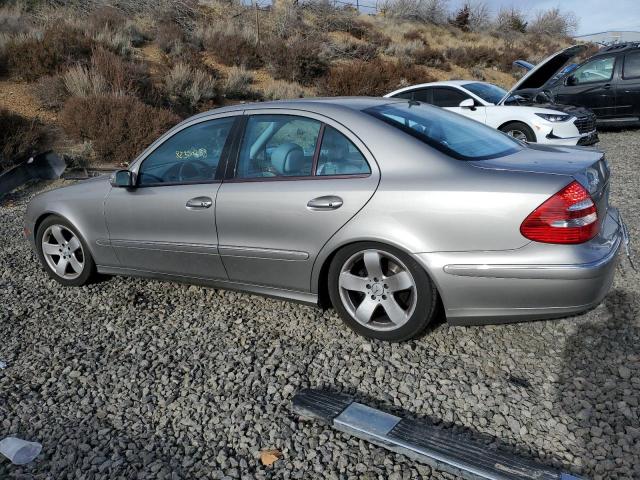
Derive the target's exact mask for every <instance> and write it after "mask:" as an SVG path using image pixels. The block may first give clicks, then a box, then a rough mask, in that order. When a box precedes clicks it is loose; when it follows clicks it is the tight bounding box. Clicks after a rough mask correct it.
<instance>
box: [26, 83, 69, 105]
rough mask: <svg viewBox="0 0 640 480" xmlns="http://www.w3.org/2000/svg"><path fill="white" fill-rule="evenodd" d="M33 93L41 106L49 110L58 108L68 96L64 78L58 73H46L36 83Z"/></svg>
mask: <svg viewBox="0 0 640 480" xmlns="http://www.w3.org/2000/svg"><path fill="white" fill-rule="evenodd" d="M34 94H35V95H36V97H37V98H38V100H40V103H42V106H43V107H45V108H48V109H51V110H59V109H60V108H62V106H63V105H64V102H65V100H66V99H67V98H68V97H69V93H68V92H67V88H66V86H65V84H64V79H63V78H62V76H60V75H46V76H44V77H41V78H40V80H38V83H37V84H36V87H35V89H34Z"/></svg>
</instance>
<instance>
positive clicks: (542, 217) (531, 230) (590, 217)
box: [520, 181, 599, 243]
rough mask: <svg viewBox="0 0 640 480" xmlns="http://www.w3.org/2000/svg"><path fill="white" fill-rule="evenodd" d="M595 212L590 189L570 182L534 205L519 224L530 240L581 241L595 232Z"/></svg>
mask: <svg viewBox="0 0 640 480" xmlns="http://www.w3.org/2000/svg"><path fill="white" fill-rule="evenodd" d="M598 229H599V222H598V212H597V210H596V206H595V204H594V203H593V199H592V198H591V196H590V195H589V192H587V190H586V189H585V188H584V187H583V186H582V185H580V184H579V183H578V182H576V181H573V182H571V183H570V184H569V185H567V186H566V187H564V188H563V189H562V190H560V191H559V192H558V193H556V194H555V195H554V196H552V197H551V198H550V199H549V200H547V201H546V202H544V203H543V204H542V205H540V206H539V207H538V208H536V209H535V210H534V211H533V212H531V214H530V215H529V216H528V217H527V218H526V219H525V220H524V222H522V225H520V233H522V235H523V236H525V237H526V238H528V239H529V240H534V241H536V242H544V243H582V242H586V241H587V240H591V239H592V238H593V237H595V236H596V235H597V234H598Z"/></svg>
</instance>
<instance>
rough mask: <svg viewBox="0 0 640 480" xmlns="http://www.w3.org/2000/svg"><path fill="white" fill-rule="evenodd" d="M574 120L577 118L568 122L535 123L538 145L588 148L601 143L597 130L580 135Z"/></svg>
mask: <svg viewBox="0 0 640 480" xmlns="http://www.w3.org/2000/svg"><path fill="white" fill-rule="evenodd" d="M574 120H575V118H572V119H570V120H568V121H566V122H547V121H537V122H534V124H533V127H534V129H535V133H536V138H537V139H538V143H544V144H547V145H566V146H576V145H582V146H587V145H594V144H596V143H598V142H599V141H600V139H599V138H598V132H597V131H596V129H595V128H593V129H592V130H589V131H586V132H583V133H580V131H579V130H578V127H576V125H575V123H574Z"/></svg>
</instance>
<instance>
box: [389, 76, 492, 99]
mask: <svg viewBox="0 0 640 480" xmlns="http://www.w3.org/2000/svg"><path fill="white" fill-rule="evenodd" d="M469 83H485V84H487V85H493V84H492V83H489V82H483V81H480V80H442V81H439V82H428V83H416V84H415V85H409V86H408V87H403V88H399V89H397V90H394V91H393V92H389V93H387V94H386V95H385V97H387V98H393V97H391V95H397V94H398V93H402V92H409V91H411V90H416V89H418V88H425V87H462V88H464V86H465V85H468V84H469Z"/></svg>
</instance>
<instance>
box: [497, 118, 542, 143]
mask: <svg viewBox="0 0 640 480" xmlns="http://www.w3.org/2000/svg"><path fill="white" fill-rule="evenodd" d="M500 131H502V132H504V133H506V134H507V135H509V136H511V137H513V138H515V139H518V140H522V141H523V142H529V143H532V142H535V141H536V134H535V133H533V130H531V127H529V125H527V124H526V123H522V122H509V123H505V124H504V125H502V126H501V127H500Z"/></svg>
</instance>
